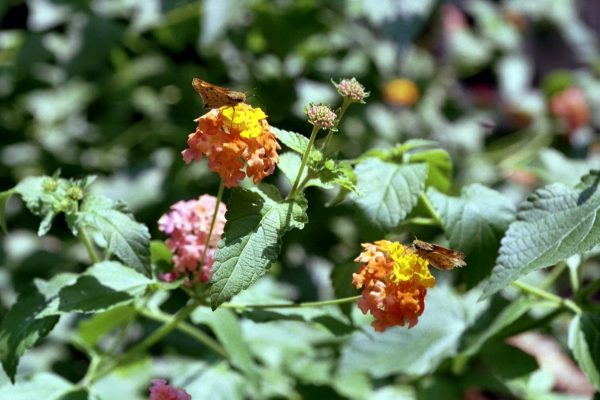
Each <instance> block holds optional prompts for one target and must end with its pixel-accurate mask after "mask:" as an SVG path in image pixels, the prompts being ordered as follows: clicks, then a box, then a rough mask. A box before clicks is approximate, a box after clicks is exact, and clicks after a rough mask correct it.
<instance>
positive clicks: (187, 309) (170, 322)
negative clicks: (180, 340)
mask: <svg viewBox="0 0 600 400" xmlns="http://www.w3.org/2000/svg"><path fill="white" fill-rule="evenodd" d="M196 307H198V303H197V302H195V301H190V302H189V303H188V304H187V305H186V306H184V307H183V308H181V309H180V310H179V312H178V313H177V314H176V315H175V316H171V317H169V318H167V319H166V320H165V321H164V322H165V324H164V325H163V326H161V327H160V328H158V329H157V330H156V331H154V333H152V334H151V335H150V336H148V337H147V338H146V339H144V340H143V341H142V342H140V343H138V344H137V345H135V346H133V347H132V348H130V349H129V350H127V351H126V352H125V353H123V354H122V355H121V356H119V357H117V358H115V359H114V360H112V362H109V363H108V364H107V365H106V366H105V367H104V368H103V369H100V368H98V373H96V374H95V375H94V376H91V377H90V378H89V379H88V380H89V382H90V383H92V382H95V381H97V380H98V379H100V378H102V377H104V376H105V375H107V374H109V373H110V372H111V371H113V370H114V369H115V368H117V367H118V366H119V365H123V364H126V363H128V362H129V361H130V360H131V359H132V358H134V357H135V356H136V355H138V354H139V353H141V352H143V351H145V350H147V349H148V348H149V347H150V346H152V345H153V344H155V343H157V342H158V341H159V340H161V339H162V338H164V337H165V336H167V335H168V334H169V333H170V332H171V331H172V330H174V329H175V328H177V326H178V325H179V324H180V323H181V322H182V321H184V320H185V319H186V318H187V317H189V315H190V314H191V313H192V312H193V311H194V310H195V309H196Z"/></svg>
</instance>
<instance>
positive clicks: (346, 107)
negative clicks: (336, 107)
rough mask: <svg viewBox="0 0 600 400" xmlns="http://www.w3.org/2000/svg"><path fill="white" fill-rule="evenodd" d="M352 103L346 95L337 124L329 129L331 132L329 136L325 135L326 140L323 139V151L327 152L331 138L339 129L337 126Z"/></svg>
mask: <svg viewBox="0 0 600 400" xmlns="http://www.w3.org/2000/svg"><path fill="white" fill-rule="evenodd" d="M350 104H352V101H350V100H348V98H347V97H344V102H343V103H342V106H341V107H340V113H339V114H338V117H337V119H336V121H335V125H334V126H333V128H331V129H329V132H328V133H327V136H326V137H325V140H324V141H323V144H322V145H321V151H322V152H323V153H325V150H326V149H327V146H328V145H329V141H330V140H331V137H332V136H333V134H334V132H335V131H336V130H337V127H338V125H339V124H340V121H341V120H342V117H343V116H344V114H345V113H346V110H347V109H348V107H350Z"/></svg>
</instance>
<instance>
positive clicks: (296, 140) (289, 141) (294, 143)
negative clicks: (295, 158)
mask: <svg viewBox="0 0 600 400" xmlns="http://www.w3.org/2000/svg"><path fill="white" fill-rule="evenodd" d="M271 130H272V131H273V133H275V136H276V137H277V140H279V141H280V142H281V143H283V144H285V145H286V146H287V147H289V148H290V149H291V150H294V151H295V152H296V153H298V154H304V152H305V151H306V148H307V147H308V139H307V138H306V137H304V136H302V135H301V134H299V133H296V132H291V131H286V130H283V129H278V128H275V127H271ZM317 153H320V152H319V151H318V150H317V149H314V148H313V149H312V150H311V158H312V157H313V154H314V155H316V154H317Z"/></svg>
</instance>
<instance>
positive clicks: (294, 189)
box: [287, 126, 320, 199]
mask: <svg viewBox="0 0 600 400" xmlns="http://www.w3.org/2000/svg"><path fill="white" fill-rule="evenodd" d="M319 129H320V128H319V127H318V126H313V130H312V132H311V134H310V139H309V140H308V145H307V146H306V150H305V151H304V154H302V161H301V162H300V168H299V169H298V175H296V181H295V182H294V185H293V186H292V190H290V193H289V194H288V196H287V199H292V198H294V196H296V192H297V191H298V184H299V183H300V178H301V177H302V172H304V167H305V166H306V163H307V162H308V158H309V156H310V151H311V149H312V147H313V144H314V143H315V139H316V138H317V132H319Z"/></svg>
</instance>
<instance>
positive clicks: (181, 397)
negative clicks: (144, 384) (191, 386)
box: [150, 379, 192, 400]
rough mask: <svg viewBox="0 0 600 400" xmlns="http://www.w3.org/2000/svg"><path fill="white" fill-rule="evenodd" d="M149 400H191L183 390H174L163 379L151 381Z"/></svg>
mask: <svg viewBox="0 0 600 400" xmlns="http://www.w3.org/2000/svg"><path fill="white" fill-rule="evenodd" d="M150 400H192V396H190V395H189V394H188V393H187V392H186V391H185V390H183V389H179V388H174V387H173V386H171V385H169V384H168V383H167V381H166V380H164V379H154V380H152V386H151V387H150Z"/></svg>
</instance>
